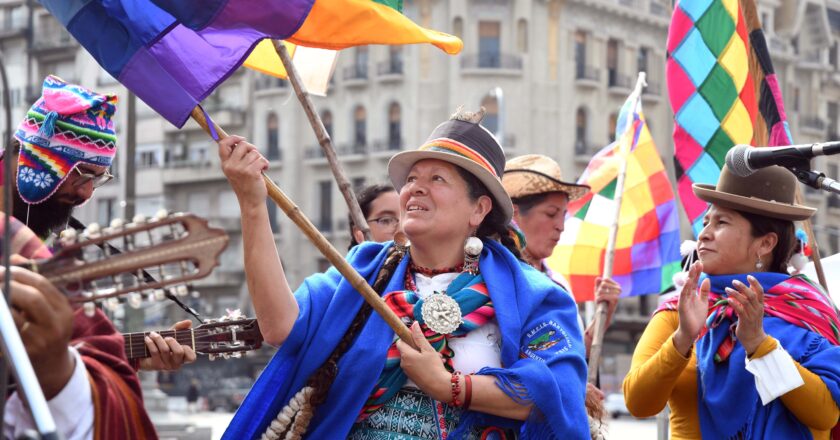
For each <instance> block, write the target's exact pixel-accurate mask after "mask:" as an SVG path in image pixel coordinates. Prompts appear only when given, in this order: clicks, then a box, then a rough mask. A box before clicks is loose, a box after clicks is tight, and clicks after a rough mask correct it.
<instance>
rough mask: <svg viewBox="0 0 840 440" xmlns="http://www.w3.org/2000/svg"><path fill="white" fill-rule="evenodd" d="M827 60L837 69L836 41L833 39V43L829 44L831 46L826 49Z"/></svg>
mask: <svg viewBox="0 0 840 440" xmlns="http://www.w3.org/2000/svg"><path fill="white" fill-rule="evenodd" d="M828 62H829V63H830V64H831V66H832V67H834V70H837V42H836V41H835V42H834V44H832V45H831V48H830V49H829V50H828Z"/></svg>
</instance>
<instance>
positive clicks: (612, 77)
mask: <svg viewBox="0 0 840 440" xmlns="http://www.w3.org/2000/svg"><path fill="white" fill-rule="evenodd" d="M630 82H631V80H630V77H629V76H627V75H622V74H620V73H618V70H617V69H607V84H608V85H609V86H610V87H615V88H621V89H629V88H630V87H631V84H630Z"/></svg>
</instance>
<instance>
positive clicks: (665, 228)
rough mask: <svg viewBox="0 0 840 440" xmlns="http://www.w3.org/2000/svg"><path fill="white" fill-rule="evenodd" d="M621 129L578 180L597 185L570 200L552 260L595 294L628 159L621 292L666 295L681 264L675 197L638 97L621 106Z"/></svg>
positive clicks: (575, 289)
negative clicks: (623, 164)
mask: <svg viewBox="0 0 840 440" xmlns="http://www.w3.org/2000/svg"><path fill="white" fill-rule="evenodd" d="M616 133H617V136H616V138H617V139H616V142H614V143H613V144H611V145H609V146H607V147H606V148H604V149H603V150H601V151H600V152H599V153H598V154H596V155H595V157H593V158H592V160H591V161H590V162H589V165H588V166H587V167H586V171H584V174H583V176H581V178H580V179H579V180H578V183H580V184H586V185H588V186H590V187H591V188H592V190H591V191H590V192H589V193H587V194H586V195H584V196H583V197H582V198H580V199H578V200H575V201H573V202H570V203H569V206H568V214H567V216H566V225H565V230H564V231H563V234H562V235H561V236H560V241H559V242H558V243H557V247H555V249H554V253H552V255H551V256H550V257H549V258H548V259H546V264H547V266H548V267H549V268H550V269H551V270H553V271H555V272H558V273H560V274H562V275H563V277H564V278H565V279H566V280H568V282H569V284H570V285H569V287H571V291H572V294H573V295H574V297H575V299H576V300H577V301H578V302H582V301H591V300H593V299H594V297H595V292H594V290H593V289H594V286H595V278H596V277H598V276H600V275H601V274H602V273H603V270H604V258H605V254H606V250H607V242H608V240H609V234H610V226H611V225H612V222H613V220H615V210H616V193H615V192H616V186H617V180H618V173H619V169H620V166H621V165H620V163H621V161H622V160H626V161H627V173H626V177H625V181H624V185H625V186H624V194H623V199H622V203H621V212H620V216H619V220H618V236H617V241H616V249H615V260H614V267H613V279H615V281H617V282H618V283H619V284H621V286H622V296H633V295H645V294H650V293H660V292H662V291H663V290H666V289H668V288H669V287H670V286H671V285H672V283H673V282H672V277H673V274H674V273H676V272H678V271H679V269H680V267H679V264H680V253H679V243H680V237H679V217H678V213H677V207H676V201H675V200H674V193H673V191H672V190H671V183H670V182H669V181H668V175H667V173H666V171H665V166H664V165H663V164H662V160H661V159H660V156H659V152H658V151H657V150H656V145H654V143H653V138H652V137H651V135H650V131H649V130H648V127H647V124H646V123H645V118H644V115H643V113H642V109H641V103H640V101H639V99H638V96H632V95H631V96H630V97H629V98H628V99H627V102H626V103H625V104H624V106H623V107H622V109H621V113H620V114H619V117H618V120H617V124H616Z"/></svg>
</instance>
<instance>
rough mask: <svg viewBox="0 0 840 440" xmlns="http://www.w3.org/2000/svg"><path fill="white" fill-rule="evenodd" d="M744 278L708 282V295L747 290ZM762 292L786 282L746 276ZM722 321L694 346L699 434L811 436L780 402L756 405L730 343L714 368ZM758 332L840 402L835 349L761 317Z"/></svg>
mask: <svg viewBox="0 0 840 440" xmlns="http://www.w3.org/2000/svg"><path fill="white" fill-rule="evenodd" d="M747 275H749V274H739V275H721V276H710V277H709V278H710V280H711V283H712V289H711V290H712V292H715V293H718V294H721V295H724V296H725V295H726V292H725V291H724V288H725V287H732V281H733V280H736V279H737V280H740V281H741V282H743V283H745V284H747V285H749V282H747ZM751 275H753V276H754V277H755V278H757V279H758V281H759V282H760V283H761V285H762V287H764V290H765V291H767V290H769V289H770V288H771V287H773V286H776V285H777V284H779V283H781V282H782V281H785V280H787V279H788V278H790V276H788V275H786V274H780V273H766V272H762V273H753V274H751ZM730 325H734V323H733V322H732V321H730V320H729V319H725V320H724V321H723V322H721V324H720V325H718V326H717V327H714V328H710V329H709V331H708V332H707V333H706V334H705V335H703V337H702V338H700V339H699V340H698V341H697V345H696V348H697V373H698V374H697V379H698V380H697V386H698V397H699V399H698V400H699V413H700V432H701V434H702V435H703V438H710V439H722V440H726V439H734V438H739V439H745V440H747V439H810V438H812V436H811V431H810V430H809V429H808V427H807V426H805V425H804V424H802V423H801V422H799V420H798V419H797V418H796V416H795V415H794V414H793V413H792V412H790V411H788V409H787V408H786V407H785V405H784V403H782V401H781V399H776V400H774V401H772V402H770V403H769V404H767V405H766V406H765V405H762V404H761V399H760V398H759V396H758V390H757V389H756V387H755V376H753V375H752V374H751V373H750V372H749V371H747V370H746V368H745V365H744V362H745V359H746V356H747V355H746V352H745V350H744V347H743V346H742V345H741V343H740V342H736V343H735V346H734V348H733V350H732V353H731V354H730V355H729V358H728V360H726V361H724V362H719V363H716V362H715V353H716V352H717V348H718V346H719V345H720V344H721V343H722V342H723V340H724V339H725V338H727V337H729V327H730ZM764 332H765V333H767V334H768V335H770V336H772V337H774V338H776V339H777V340H778V341H779V343H780V344H781V346H782V348H784V349H785V350H786V351H787V352H788V353H790V355H791V357H793V359H794V360H795V361H797V362H799V363H800V364H801V365H802V366H803V367H805V368H807V369H808V370H809V371H811V372H812V373H814V374H817V375H818V376H820V378H821V379H822V380H823V382H825V384H826V386H828V389H829V391H830V392H831V395H832V396H833V397H834V401H835V402H840V347H837V346H834V345H831V343H829V342H828V340H827V339H826V338H824V337H822V336H820V335H819V334H817V333H816V332H812V331H810V330H807V329H804V328H802V327H798V326H796V325H793V324H791V323H788V322H787V321H785V320H783V319H781V318H776V317H772V316H767V315H765V317H764Z"/></svg>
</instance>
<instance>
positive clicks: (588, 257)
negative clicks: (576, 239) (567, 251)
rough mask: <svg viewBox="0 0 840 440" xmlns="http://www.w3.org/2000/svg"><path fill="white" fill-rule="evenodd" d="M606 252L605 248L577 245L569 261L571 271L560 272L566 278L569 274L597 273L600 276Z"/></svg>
mask: <svg viewBox="0 0 840 440" xmlns="http://www.w3.org/2000/svg"><path fill="white" fill-rule="evenodd" d="M603 253H604V249H603V248H597V247H589V246H576V247H575V250H574V253H573V255H572V258H571V259H570V260H571V261H570V262H569V271H568V272H562V271H561V272H560V273H562V274H563V276H565V277H566V279H568V278H569V275H571V274H575V275H595V276H598V275H600V274H601V272H602V268H601V255H602V254H603Z"/></svg>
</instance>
